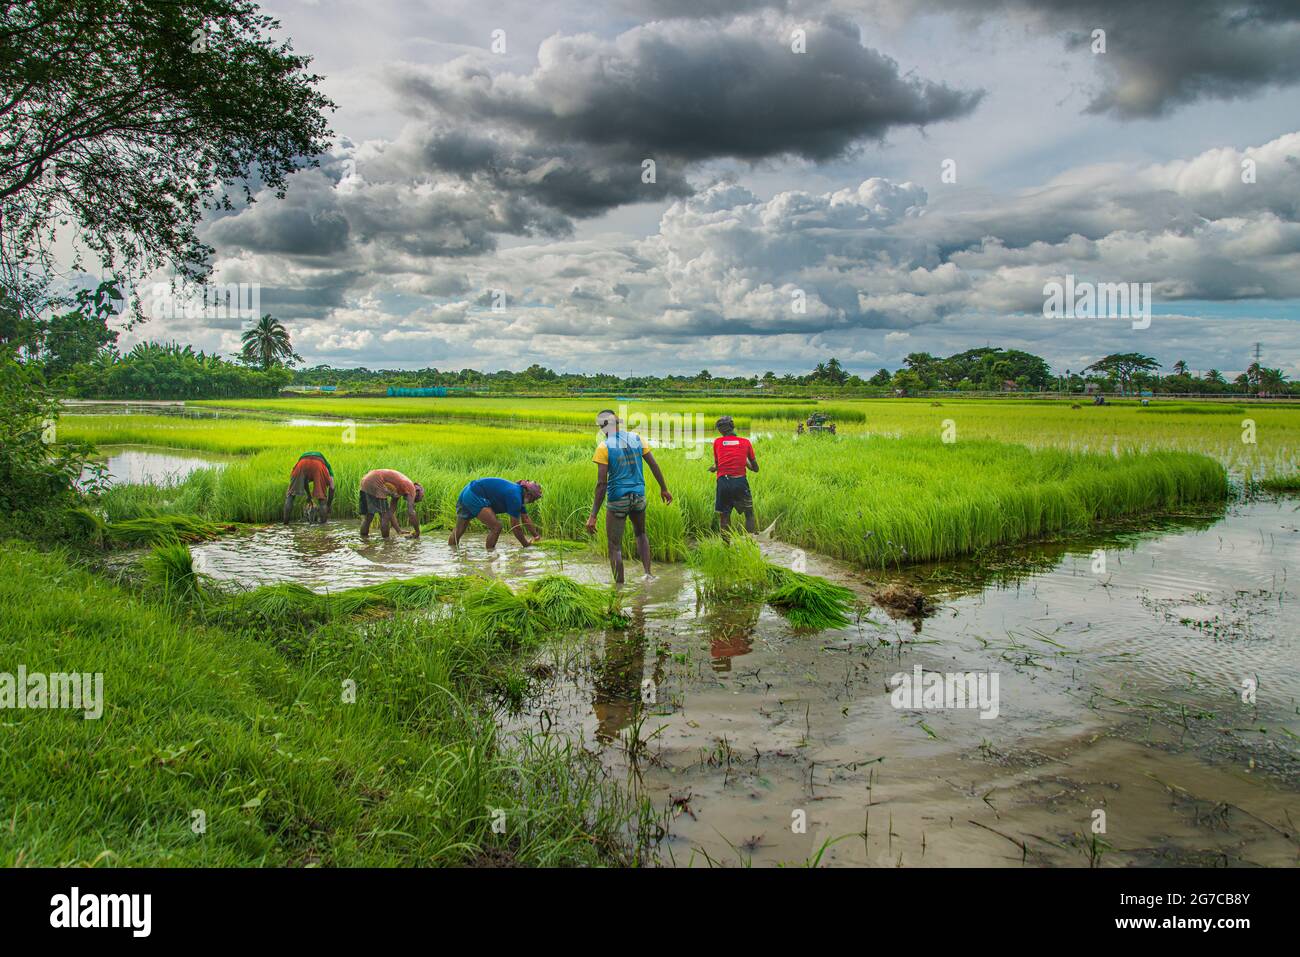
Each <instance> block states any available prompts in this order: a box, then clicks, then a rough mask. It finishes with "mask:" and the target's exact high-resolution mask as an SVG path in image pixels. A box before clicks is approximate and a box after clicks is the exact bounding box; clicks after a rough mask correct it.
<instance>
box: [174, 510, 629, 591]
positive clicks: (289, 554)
mask: <svg viewBox="0 0 1300 957" xmlns="http://www.w3.org/2000/svg"><path fill="white" fill-rule="evenodd" d="M376 525H377V523H376ZM191 551H192V553H193V555H194V566H195V568H196V569H197V570H199V571H200V572H203V573H204V574H207V575H211V576H212V577H213V578H215V579H217V580H219V581H227V582H237V583H239V584H244V585H265V584H271V583H274V582H281V581H293V582H298V583H299V584H302V585H306V586H308V587H309V588H315V589H317V590H321V591H327V590H337V589H341V588H355V587H356V586H358V585H375V584H379V583H381V582H385V581H391V580H393V579H396V578H411V577H413V576H415V575H472V574H483V575H492V576H494V577H497V578H501V579H502V580H504V581H507V582H510V583H511V584H518V583H520V582H524V581H527V580H528V579H531V578H536V577H538V576H539V575H542V574H545V573H547V572H563V573H564V574H566V575H569V576H570V577H571V578H573V579H575V580H577V581H584V582H589V583H604V582H607V581H608V577H609V576H608V570H607V569H606V568H605V567H604V565H603V564H602V563H598V562H594V561H592V560H591V559H590V558H584V559H581V560H574V559H572V558H570V557H569V556H567V555H562V554H552V553H549V552H546V551H544V550H541V549H531V548H530V549H524V548H521V547H520V546H519V545H518V544H517V543H516V542H514V541H513V540H512V541H510V542H505V541H504V540H503V541H502V542H501V543H500V544H499V545H498V546H497V549H496V552H497V554H496V555H495V556H490V555H489V554H488V553H487V551H486V550H485V549H484V547H483V536H482V535H479V536H477V537H475V536H474V535H472V534H471V535H468V536H466V537H465V539H464V540H462V542H461V544H460V546H459V547H458V548H455V549H453V548H451V547H450V546H449V545H448V544H447V533H446V532H443V533H442V534H441V535H439V534H437V533H436V532H427V533H425V534H423V535H421V537H420V538H418V539H413V538H407V537H405V536H394V537H392V538H390V539H389V540H388V541H385V540H384V539H383V538H382V537H381V536H380V534H379V530H378V528H377V527H375V528H372V529H371V533H370V539H369V541H363V540H362V539H361V537H360V535H359V534H358V523H357V522H329V523H328V524H326V525H307V524H304V523H302V522H296V523H294V524H292V525H269V526H266V527H263V528H260V529H258V530H256V531H254V532H251V533H249V534H247V535H239V536H237V537H233V538H227V539H222V540H219V541H215V542H207V543H205V544H202V545H195V546H194V547H193V548H192V549H191Z"/></svg>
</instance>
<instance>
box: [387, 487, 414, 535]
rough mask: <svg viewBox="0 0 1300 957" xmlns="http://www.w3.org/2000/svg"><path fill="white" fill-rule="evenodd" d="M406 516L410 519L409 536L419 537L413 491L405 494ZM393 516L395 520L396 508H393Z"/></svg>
mask: <svg viewBox="0 0 1300 957" xmlns="http://www.w3.org/2000/svg"><path fill="white" fill-rule="evenodd" d="M406 517H407V518H408V519H409V520H410V522H411V537H412V538H419V537H420V518H419V516H418V515H416V514H415V493H414V492H412V493H411V494H410V495H407V496H406ZM393 518H394V520H396V518H397V510H396V509H394V510H393Z"/></svg>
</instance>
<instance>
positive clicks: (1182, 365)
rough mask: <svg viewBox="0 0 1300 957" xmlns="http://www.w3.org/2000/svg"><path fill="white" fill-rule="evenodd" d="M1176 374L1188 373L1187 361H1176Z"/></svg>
mask: <svg viewBox="0 0 1300 957" xmlns="http://www.w3.org/2000/svg"><path fill="white" fill-rule="evenodd" d="M1174 375H1187V363H1186V362H1184V361H1183V360H1182V359H1179V360H1178V361H1177V362H1175V363H1174Z"/></svg>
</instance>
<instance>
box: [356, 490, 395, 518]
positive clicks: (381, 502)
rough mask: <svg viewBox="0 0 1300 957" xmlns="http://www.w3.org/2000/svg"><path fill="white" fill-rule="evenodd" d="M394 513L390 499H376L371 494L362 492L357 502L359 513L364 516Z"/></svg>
mask: <svg viewBox="0 0 1300 957" xmlns="http://www.w3.org/2000/svg"><path fill="white" fill-rule="evenodd" d="M390 511H392V506H391V505H390V504H389V501H388V498H387V497H386V496H385V497H384V498H376V497H375V496H373V495H371V494H370V493H369V492H362V493H361V497H360V499H359V500H358V501H357V512H359V513H360V514H362V515H387V514H388V513H389V512H390Z"/></svg>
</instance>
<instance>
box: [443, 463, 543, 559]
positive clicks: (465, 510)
mask: <svg viewBox="0 0 1300 957" xmlns="http://www.w3.org/2000/svg"><path fill="white" fill-rule="evenodd" d="M541 497H542V487H541V486H540V485H538V484H537V483H536V482H528V481H520V482H510V481H507V480H506V479H503V478H481V479H475V480H474V481H472V482H470V483H469V484H468V485H466V486H465V487H464V488H463V489H461V490H460V497H459V498H457V499H456V528H455V530H454V531H452V533H451V537H450V538H449V539H447V544H448V545H450V546H451V547H452V548H455V547H456V546H457V545H458V544H460V539H461V536H462V535H464V534H465V529H467V528H469V523H470V522H472V521H474V519H476V518H477V519H478V520H479V521H480V522H482V523H483V524H484V525H486V526H487V528H488V536H487V547H488V551H491V550H492V549H494V548H496V545H497V539H498V538H500V537H501V520H500V519H498V518H497V516H498V515H509V516H510V531H512V532H514V534H515V538H517V539H519V544H520V545H523V546H524V547H525V548H527V547H528V546H529V545H535V544H537V543H538V542H540V541H541V540H542V536H541V535H540V534H539V533H538V531H537V529H536V527H534V525H533V521H532V519H530V518H529V517H528V505H529V504H531V503H532V502H536V501H537V500H538V499H540V498H541ZM525 527H526V528H527V529H528V534H527V535H525V534H524V528H525Z"/></svg>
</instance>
